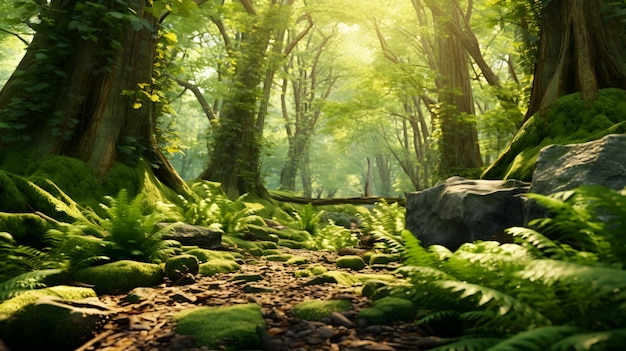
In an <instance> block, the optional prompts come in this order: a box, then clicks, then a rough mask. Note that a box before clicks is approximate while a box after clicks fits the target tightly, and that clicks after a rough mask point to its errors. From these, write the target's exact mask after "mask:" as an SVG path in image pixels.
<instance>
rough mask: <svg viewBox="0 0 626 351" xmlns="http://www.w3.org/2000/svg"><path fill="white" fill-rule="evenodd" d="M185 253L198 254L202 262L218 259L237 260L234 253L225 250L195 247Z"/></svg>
mask: <svg viewBox="0 0 626 351" xmlns="http://www.w3.org/2000/svg"><path fill="white" fill-rule="evenodd" d="M185 253H186V254H187V255H192V256H196V257H197V258H198V260H199V261H200V262H209V261H211V260H216V259H223V260H233V261H234V260H235V256H234V255H233V254H232V253H230V252H224V251H216V250H209V249H200V248H193V249H190V250H185Z"/></svg>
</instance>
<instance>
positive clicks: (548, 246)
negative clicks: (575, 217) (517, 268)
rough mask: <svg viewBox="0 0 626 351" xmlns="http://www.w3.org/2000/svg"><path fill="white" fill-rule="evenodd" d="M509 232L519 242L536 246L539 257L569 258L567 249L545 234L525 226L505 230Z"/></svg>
mask: <svg viewBox="0 0 626 351" xmlns="http://www.w3.org/2000/svg"><path fill="white" fill-rule="evenodd" d="M505 231H506V232H507V233H508V234H511V235H513V237H514V238H516V239H518V240H516V241H517V242H519V243H522V244H524V243H528V244H530V245H532V247H534V248H536V249H537V251H535V254H536V256H537V257H551V258H555V259H565V260H566V259H568V256H567V254H566V253H565V251H564V250H563V249H562V248H561V247H560V246H559V245H558V244H557V243H556V242H554V241H553V240H552V239H550V238H548V237H546V236H545V235H543V234H541V233H539V232H537V231H535V230H533V229H530V228H524V227H512V228H508V229H506V230H505Z"/></svg>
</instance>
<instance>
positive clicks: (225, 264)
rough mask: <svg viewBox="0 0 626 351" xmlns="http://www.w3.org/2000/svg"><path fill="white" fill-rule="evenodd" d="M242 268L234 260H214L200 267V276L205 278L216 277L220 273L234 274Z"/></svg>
mask: <svg viewBox="0 0 626 351" xmlns="http://www.w3.org/2000/svg"><path fill="white" fill-rule="evenodd" d="M240 268H241V267H240V266H239V264H238V263H237V262H235V261H233V260H226V259H220V258H218V259H213V260H210V261H208V262H205V263H202V264H201V265H200V271H199V272H200V274H202V275H204V276H208V277H211V276H214V275H216V274H219V273H232V272H236V271H238V270H239V269H240Z"/></svg>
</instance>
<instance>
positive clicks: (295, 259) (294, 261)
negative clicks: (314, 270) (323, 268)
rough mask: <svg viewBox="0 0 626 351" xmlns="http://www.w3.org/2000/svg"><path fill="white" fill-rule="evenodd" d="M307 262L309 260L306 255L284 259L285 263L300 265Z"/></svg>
mask: <svg viewBox="0 0 626 351" xmlns="http://www.w3.org/2000/svg"><path fill="white" fill-rule="evenodd" d="M307 262H309V260H308V259H307V258H306V257H304V256H297V255H296V256H292V257H291V258H290V259H288V260H287V261H285V264H292V265H302V264H307Z"/></svg>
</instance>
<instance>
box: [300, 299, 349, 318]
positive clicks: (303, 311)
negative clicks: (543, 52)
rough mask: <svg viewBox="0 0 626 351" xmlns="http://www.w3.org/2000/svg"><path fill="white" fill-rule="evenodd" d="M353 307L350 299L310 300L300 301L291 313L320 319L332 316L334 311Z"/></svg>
mask: <svg viewBox="0 0 626 351" xmlns="http://www.w3.org/2000/svg"><path fill="white" fill-rule="evenodd" d="M351 308H352V303H351V302H350V301H348V300H308V301H304V302H300V303H299V304H297V305H295V306H294V307H293V309H292V310H291V314H292V315H293V316H294V317H296V318H300V319H305V320H308V321H319V320H321V319H323V318H327V317H330V315H331V313H333V312H342V311H346V310H349V309H351Z"/></svg>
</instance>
